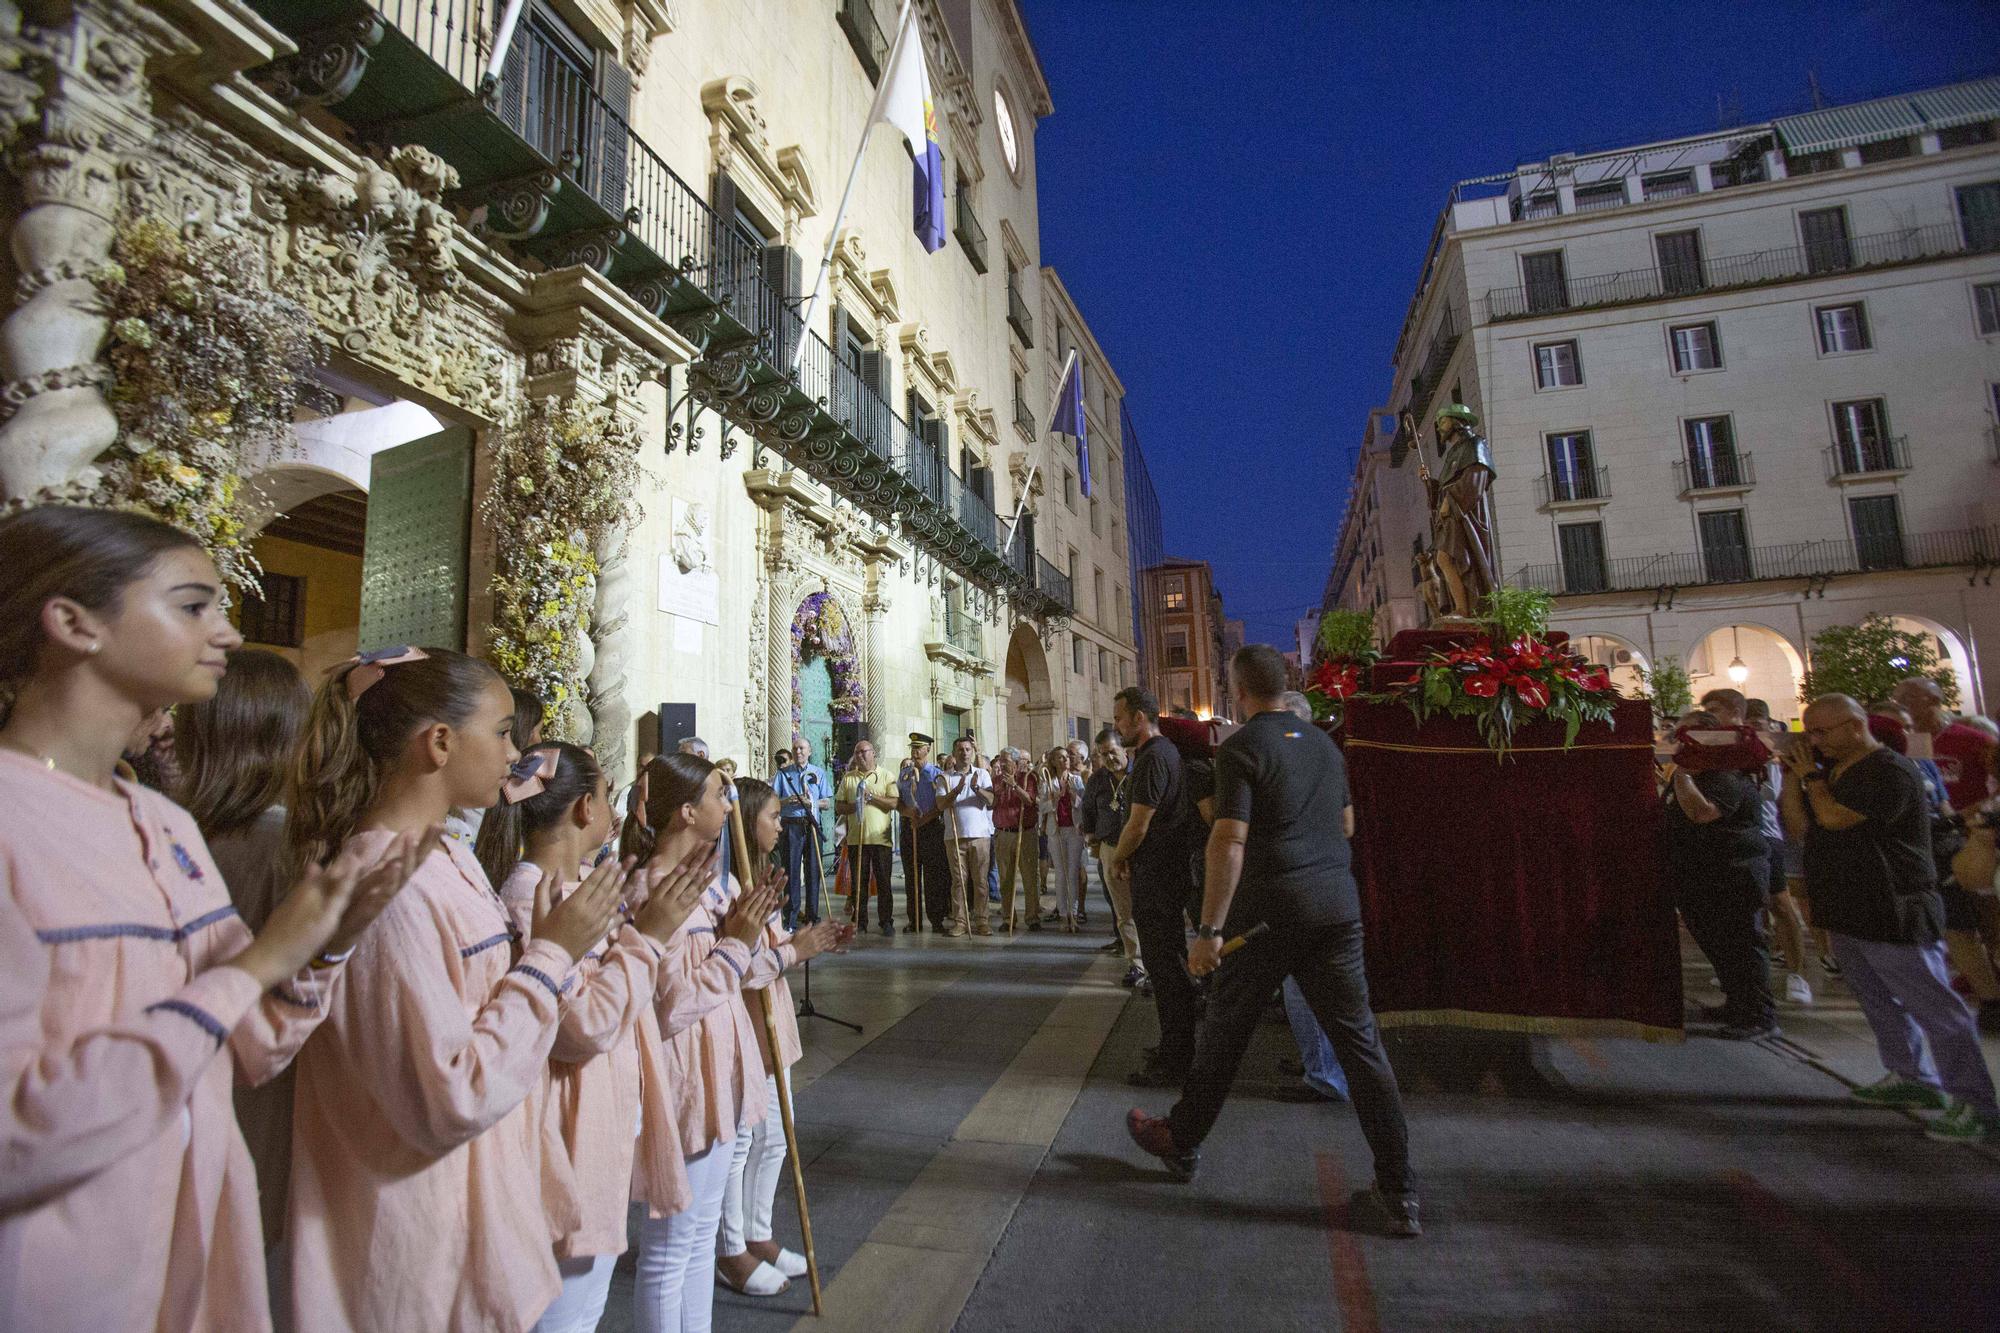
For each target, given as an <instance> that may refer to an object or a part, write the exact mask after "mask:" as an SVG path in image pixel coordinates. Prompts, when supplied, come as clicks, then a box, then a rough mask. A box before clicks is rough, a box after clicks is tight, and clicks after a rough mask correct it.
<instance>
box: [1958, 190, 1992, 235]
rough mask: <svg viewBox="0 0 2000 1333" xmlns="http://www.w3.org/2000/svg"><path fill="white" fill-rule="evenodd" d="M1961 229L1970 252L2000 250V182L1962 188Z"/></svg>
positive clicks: (1959, 220) (1960, 199)
mask: <svg viewBox="0 0 2000 1333" xmlns="http://www.w3.org/2000/svg"><path fill="white" fill-rule="evenodd" d="M1958 225H1959V226H1960V227H1962V228H1964V230H1965V248H1966V249H1968V250H1982V251H1984V250H2000V181H1981V182H1980V183H1979V184H1977V185H1961V186H1959V187H1958Z"/></svg>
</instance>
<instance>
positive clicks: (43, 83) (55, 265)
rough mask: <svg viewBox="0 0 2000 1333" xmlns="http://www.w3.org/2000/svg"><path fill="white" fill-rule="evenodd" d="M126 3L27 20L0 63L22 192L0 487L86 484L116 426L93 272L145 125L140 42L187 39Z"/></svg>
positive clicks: (2, 351) (29, 490)
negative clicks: (127, 161) (35, 23)
mask: <svg viewBox="0 0 2000 1333" xmlns="http://www.w3.org/2000/svg"><path fill="white" fill-rule="evenodd" d="M123 9H124V7H123V6H118V5H89V6H86V5H78V6H76V7H75V8H74V9H73V10H71V11H70V13H69V14H68V16H67V18H66V19H65V21H63V22H62V23H61V24H59V25H54V26H50V27H44V28H32V29H28V30H27V31H26V33H25V34H24V36H25V38H26V44H27V45H28V47H29V49H28V50H26V51H24V50H23V49H22V47H21V46H10V47H9V48H8V49H7V50H6V54H7V55H9V56H11V57H13V63H14V65H15V66H16V67H17V68H14V69H8V70H6V72H5V73H4V75H0V125H4V127H5V129H6V130H8V131H13V130H15V129H16V128H17V127H18V129H19V138H18V139H17V141H16V142H15V143H14V144H13V146H12V150H11V152H10V153H9V155H8V163H7V165H8V168H9V170H10V171H12V172H13V174H14V176H15V177H16V178H17V179H18V180H19V181H20V186H21V203H22V209H21V215H20V217H19V218H18V219H17V220H16V221H15V223H14V229H13V233H12V235H11V236H10V237H9V238H8V244H9V247H10V249H11V250H12V252H13V258H14V264H15V267H16V268H17V269H18V271H19V272H20V275H21V277H20V283H19V291H20V294H21V297H22V300H21V304H20V305H18V306H16V307H15V309H14V310H13V312H12V313H11V314H9V315H8V316H7V319H6V322H5V324H4V325H0V378H4V380H5V381H6V383H5V387H4V389H0V394H4V397H5V399H6V402H7V404H8V405H9V406H10V407H12V409H13V414H12V416H10V417H9V418H8V420H7V422H6V424H5V425H0V493H4V495H5V496H6V497H7V498H10V499H32V498H34V497H36V496H38V495H43V494H50V493H58V492H62V491H66V490H72V489H74V488H78V487H87V486H88V485H89V484H90V483H91V482H92V481H93V480H94V473H93V472H92V470H91V464H92V462H93V461H94V460H95V459H96V458H97V456H98V455H99V454H101V453H103V452H104V451H105V450H106V449H107V448H109V447H110V446H111V444H112V442H113V441H114V440H116V439H117V437H118V419H117V417H116V416H114V415H113V413H112V411H111V407H110V404H108V403H107V402H105V400H104V394H103V392H102V386H103V384H104V382H105V380H106V379H107V377H108V372H107V369H106V367H105V366H104V365H103V364H102V363H100V362H99V361H98V359H97V357H98V350H99V347H100V346H101V345H102V343H103V341H104V330H105V320H104V317H103V314H102V313H101V312H100V310H99V308H98V302H97V294H96V289H95V287H94V286H93V284H92V282H91V274H92V273H93V272H95V271H96V270H97V269H98V268H99V267H100V266H101V265H102V264H103V263H104V262H105V260H106V259H108V258H109V257H110V254H111V245H112V240H113V238H114V235H115V230H116V228H115V221H116V218H117V212H118V196H119V167H120V158H121V154H122V153H123V152H124V151H126V146H129V145H134V144H138V143H144V142H146V141H147V140H148V139H149V138H150V137H151V136H150V134H149V133H148V132H147V130H146V128H145V127H146V120H147V116H148V107H147V97H146V88H145V65H146V59H147V56H148V54H149V51H160V52H164V51H167V50H169V49H172V50H175V51H176V52H177V53H178V51H179V50H180V49H181V48H182V47H185V48H186V49H188V50H191V49H192V46H191V44H188V43H186V42H185V40H184V39H179V38H178V35H177V34H175V33H174V32H173V30H172V29H171V28H168V27H167V26H166V25H165V24H164V23H162V22H160V21H158V20H157V19H147V18H144V17H142V16H141V15H139V14H138V13H136V12H120V11H121V10H123ZM142 43H143V44H142ZM37 92H38V93H39V95H40V107H39V110H38V111H35V110H31V105H32V102H33V100H34V98H35V95H36V93H37Z"/></svg>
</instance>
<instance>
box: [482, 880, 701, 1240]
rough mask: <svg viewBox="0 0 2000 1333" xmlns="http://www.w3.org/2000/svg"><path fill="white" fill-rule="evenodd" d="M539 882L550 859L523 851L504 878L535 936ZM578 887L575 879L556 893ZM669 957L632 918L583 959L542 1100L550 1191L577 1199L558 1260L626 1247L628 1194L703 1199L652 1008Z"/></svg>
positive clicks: (510, 899) (676, 1200)
mask: <svg viewBox="0 0 2000 1333" xmlns="http://www.w3.org/2000/svg"><path fill="white" fill-rule="evenodd" d="M540 880H541V870H540V868H539V867H537V866H536V865H535V864H534V862H532V861H523V862H521V864H519V865H517V866H515V867H514V869H513V870H512V871H511V872H510V873H509V874H508V876H507V878H506V880H505V881H503V882H502V884H501V886H500V897H501V900H502V901H503V902H504V903H505V904H506V905H507V909H508V915H509V916H510V917H511V918H512V919H513V923H514V925H515V927H516V928H517V929H518V930H519V931H520V932H521V934H522V936H523V937H524V938H525V937H526V936H527V935H528V934H529V932H530V931H531V929H532V918H533V913H534V900H535V886H536V885H537V884H538V883H539V882H540ZM575 887H576V885H575V884H574V883H572V884H566V885H564V886H563V888H562V891H561V892H560V893H559V894H558V895H557V896H556V901H561V899H562V898H563V897H565V896H567V895H568V893H569V892H570V891H572V890H573V889H575ZM665 956H666V950H665V949H664V948H662V947H661V946H660V945H658V944H656V943H655V942H654V941H652V940H651V939H649V938H647V937H646V935H645V934H644V932H642V931H640V930H639V929H638V927H636V926H633V925H630V924H621V925H619V926H618V927H617V929H615V930H613V931H612V932H611V934H610V935H609V936H608V937H607V938H606V939H605V940H604V941H603V943H601V944H599V945H598V946H597V947H596V948H594V949H592V950H591V951H590V952H589V953H587V954H585V955H584V956H583V957H582V958H581V959H580V960H578V963H577V969H576V985H575V986H574V987H573V988H572V990H571V992H570V994H569V996H568V997H566V998H567V1003H566V1004H565V1005H564V1006H563V1014H562V1018H561V1020H560V1021H559V1022H558V1024H557V1028H556V1043H555V1047H554V1050H553V1052H552V1055H553V1059H552V1060H551V1061H550V1063H549V1075H548V1077H549V1087H548V1090H547V1093H546V1095H545V1096H544V1097H543V1098H542V1119H541V1136H542V1144H543V1156H542V1174H543V1180H544V1195H545V1197H547V1198H551V1199H557V1200H560V1199H564V1198H571V1197H573V1198H574V1199H575V1200H576V1205H577V1214H576V1220H575V1221H574V1222H573V1223H572V1222H570V1221H569V1219H568V1218H566V1217H564V1216H561V1215H560V1214H561V1213H562V1212H563V1211H564V1210H562V1209H558V1210H556V1211H554V1212H551V1214H550V1216H549V1229H550V1235H549V1239H550V1240H551V1241H552V1242H553V1244H554V1246H555V1252H556V1255H557V1256H558V1257H559V1258H563V1259H580V1258H585V1257H591V1256H596V1255H604V1254H622V1253H624V1251H625V1230H626V1227H625V1222H626V1218H625V1213H626V1203H627V1201H628V1200H637V1201H638V1202H640V1203H643V1204H645V1205H646V1206H647V1209H648V1210H649V1211H650V1212H652V1213H653V1214H655V1215H657V1216H666V1215H668V1214H671V1213H678V1212H680V1211H681V1210H683V1209H685V1208H686V1207H688V1205H689V1204H691V1203H692V1202H693V1201H694V1196H693V1194H692V1193H691V1192H690V1190H689V1188H688V1182H687V1165H686V1163H685V1161H684V1160H683V1159H682V1157H681V1137H680V1127H679V1125H677V1124H676V1123H675V1121H674V1109H673V1097H672V1093H671V1091H670V1089H669V1087H668V1084H667V1069H666V1051H665V1048H664V1047H663V1046H662V1044H661V1042H660V1025H659V1019H658V1018H657V1017H656V1016H655V1014H654V1012H653V1003H654V1000H655V998H656V995H657V991H658V988H659V977H660V961H661V959H662V958H664V957H665Z"/></svg>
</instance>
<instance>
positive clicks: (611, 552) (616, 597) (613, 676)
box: [589, 528, 762, 780]
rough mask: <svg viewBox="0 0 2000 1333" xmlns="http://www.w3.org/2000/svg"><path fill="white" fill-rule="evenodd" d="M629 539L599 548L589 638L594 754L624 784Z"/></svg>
mask: <svg viewBox="0 0 2000 1333" xmlns="http://www.w3.org/2000/svg"><path fill="white" fill-rule="evenodd" d="M626 537H627V533H626V532H625V530H624V529H622V528H621V529H616V530H613V531H609V532H606V533H605V534H604V536H603V538H602V539H601V540H600V541H599V542H598V544H597V550H596V552H595V554H596V556H597V568H598V574H597V597H596V601H595V603H594V604H593V606H592V608H591V617H590V620H591V627H590V637H591V639H592V640H593V641H594V643H595V645H596V649H597V660H596V661H595V662H593V663H592V664H591V669H590V675H589V683H590V721H591V732H592V736H593V740H592V748H593V749H594V750H595V751H596V753H597V762H598V763H599V764H600V765H602V767H603V768H604V771H605V772H606V773H612V774H616V775H618V777H619V778H620V779H621V780H622V779H623V778H624V777H625V775H626V771H627V770H626V754H625V750H626V745H627V743H628V742H629V741H630V740H631V732H632V709H631V707H630V706H629V705H628V704H627V703H626V702H625V677H626V673H627V670H628V668H629V666H630V659H631V633H630V622H631V597H632V576H631V574H630V573H629V570H630V565H629V564H628V562H627V561H626V560H625V558H624V556H625V543H626ZM759 771H762V770H759Z"/></svg>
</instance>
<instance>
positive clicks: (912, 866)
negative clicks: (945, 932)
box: [896, 815, 922, 930]
mask: <svg viewBox="0 0 2000 1333" xmlns="http://www.w3.org/2000/svg"><path fill="white" fill-rule="evenodd" d="M896 833H897V836H898V850H899V852H900V854H901V855H902V858H903V902H904V905H905V906H906V907H907V908H908V911H907V913H906V915H905V921H904V924H905V925H907V926H908V927H909V928H910V929H911V930H915V929H916V928H917V918H918V917H919V916H921V915H922V912H921V911H920V910H919V909H918V907H917V826H916V825H915V824H912V823H911V822H910V819H909V816H907V815H898V816H896Z"/></svg>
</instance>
